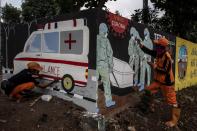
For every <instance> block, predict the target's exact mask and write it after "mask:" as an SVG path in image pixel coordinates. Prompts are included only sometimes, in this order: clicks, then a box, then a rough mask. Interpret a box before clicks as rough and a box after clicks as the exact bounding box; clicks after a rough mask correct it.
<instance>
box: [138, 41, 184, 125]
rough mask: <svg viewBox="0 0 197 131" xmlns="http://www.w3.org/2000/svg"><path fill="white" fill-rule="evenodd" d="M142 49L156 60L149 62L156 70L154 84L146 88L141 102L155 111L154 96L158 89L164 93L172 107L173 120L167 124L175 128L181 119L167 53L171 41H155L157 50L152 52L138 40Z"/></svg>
mask: <svg viewBox="0 0 197 131" xmlns="http://www.w3.org/2000/svg"><path fill="white" fill-rule="evenodd" d="M137 41H138V44H139V46H140V48H141V49H142V50H143V51H144V52H145V53H147V54H149V55H151V56H153V57H154V58H155V63H152V62H149V64H150V65H151V66H152V68H153V69H154V82H152V83H151V84H150V85H149V86H148V87H146V88H145V91H144V92H145V93H144V96H143V97H142V100H141V102H142V103H144V105H147V108H149V109H150V110H152V111H154V105H155V104H154V100H153V94H155V93H156V92H157V91H158V89H160V90H161V91H162V94H163V96H164V97H165V100H166V102H167V104H169V105H171V111H172V114H171V115H172V116H171V117H172V119H171V120H170V121H168V122H166V123H165V124H166V125H167V126H168V127H173V126H175V125H177V122H178V120H179V117H180V112H181V110H180V107H179V106H178V104H177V100H176V93H175V89H174V75H173V71H172V58H171V56H170V54H169V52H168V51H167V47H168V45H169V41H168V40H167V39H166V38H160V39H158V40H155V41H154V43H155V45H156V50H150V49H148V48H146V47H145V46H144V45H143V44H141V43H140V40H137Z"/></svg>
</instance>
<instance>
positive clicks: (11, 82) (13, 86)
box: [1, 62, 54, 102]
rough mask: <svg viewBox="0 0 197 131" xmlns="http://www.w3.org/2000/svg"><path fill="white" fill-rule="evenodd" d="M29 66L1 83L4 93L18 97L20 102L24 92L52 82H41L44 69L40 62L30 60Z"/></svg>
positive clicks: (43, 86)
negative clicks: (40, 73) (40, 77)
mask: <svg viewBox="0 0 197 131" xmlns="http://www.w3.org/2000/svg"><path fill="white" fill-rule="evenodd" d="M27 67H28V69H23V70H22V71H21V72H19V73H17V74H15V75H14V76H12V77H11V78H9V79H8V80H6V81H3V82H2V83H1V88H2V90H3V91H4V93H5V94H6V95H8V96H9V97H10V98H12V99H13V98H14V99H16V100H17V102H20V100H21V98H22V97H23V96H22V95H21V94H22V92H24V91H27V90H31V89H33V88H34V87H35V85H36V86H38V87H41V88H45V87H47V86H48V85H49V84H51V83H49V84H40V83H39V81H38V78H39V72H40V71H41V70H42V67H41V66H40V65H39V64H38V63H36V62H30V63H28V64H27ZM53 82H54V81H53Z"/></svg>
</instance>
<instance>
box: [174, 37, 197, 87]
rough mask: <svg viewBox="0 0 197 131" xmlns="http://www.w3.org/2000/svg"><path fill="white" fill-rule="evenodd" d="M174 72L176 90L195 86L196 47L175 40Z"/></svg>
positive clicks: (178, 39) (196, 71) (181, 40)
mask: <svg viewBox="0 0 197 131" xmlns="http://www.w3.org/2000/svg"><path fill="white" fill-rule="evenodd" d="M176 56H177V57H176V71H175V73H176V74H175V87H176V90H181V89H183V88H186V87H189V86H193V85H196V84H197V59H196V57H197V45H196V44H194V43H192V42H190V41H187V40H184V39H181V38H179V37H177V38H176Z"/></svg>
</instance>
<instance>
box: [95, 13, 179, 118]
mask: <svg viewBox="0 0 197 131" xmlns="http://www.w3.org/2000/svg"><path fill="white" fill-rule="evenodd" d="M97 17H98V18H97V19H98V23H97V24H98V25H97V28H98V32H97V75H98V101H97V103H98V107H99V110H100V113H101V114H104V115H108V114H110V113H112V112H113V111H115V112H116V111H117V110H119V109H120V108H122V107H124V106H125V105H128V104H129V103H131V102H132V100H133V98H132V97H131V94H132V90H133V89H135V88H139V89H140V90H143V89H144V87H145V86H148V85H150V84H151V82H153V75H154V74H153V70H152V68H151V67H150V66H149V64H148V63H147V62H148V61H151V62H154V60H155V59H154V58H153V57H151V56H150V55H148V54H146V53H144V52H143V51H142V50H141V49H140V47H139V45H138V44H136V38H137V39H140V40H141V41H142V43H143V44H144V45H145V46H146V47H147V48H149V49H153V50H154V49H155V44H153V40H156V39H159V38H160V37H166V38H167V39H168V40H169V41H170V46H169V52H170V55H171V57H172V59H173V61H175V50H176V48H175V43H176V37H174V36H172V35H169V34H166V33H163V32H156V31H154V30H153V29H151V28H149V27H147V26H145V25H143V24H139V23H135V22H133V21H131V20H129V19H126V18H124V17H121V16H118V15H115V14H112V13H110V12H105V11H99V13H98V16H97ZM174 71H175V62H173V72H174ZM109 101H111V104H112V105H113V104H114V102H115V105H114V106H112V107H108V106H110V104H109V103H110V102H109Z"/></svg>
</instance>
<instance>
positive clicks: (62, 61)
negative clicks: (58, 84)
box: [14, 19, 89, 92]
mask: <svg viewBox="0 0 197 131" xmlns="http://www.w3.org/2000/svg"><path fill="white" fill-rule="evenodd" d="M76 22H77V23H80V24H81V25H80V24H79V25H78V26H77V27H76V28H72V26H71V25H72V24H73V21H72V20H70V21H60V22H56V23H49V24H46V25H45V27H44V30H39V31H35V32H33V33H32V34H31V36H30V37H29V39H28V40H27V42H26V44H25V47H24V50H23V52H22V53H20V54H18V55H17V56H16V57H15V60H14V73H17V72H19V71H20V70H21V69H23V68H25V66H26V63H28V62H30V61H36V62H39V64H41V65H42V67H43V68H44V69H43V71H42V73H41V74H42V76H43V77H44V78H48V79H60V80H61V79H62V78H63V79H62V86H63V87H64V88H63V89H64V90H65V91H67V92H70V91H72V90H73V88H74V86H75V85H77V86H81V87H85V86H86V85H87V77H88V76H87V72H88V57H87V55H88V52H89V29H88V27H87V26H84V25H83V24H84V20H83V19H77V20H76ZM69 25H70V26H69ZM21 63H22V64H21Z"/></svg>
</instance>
